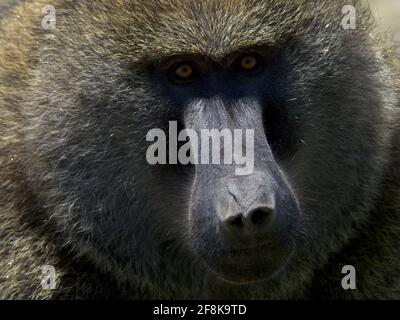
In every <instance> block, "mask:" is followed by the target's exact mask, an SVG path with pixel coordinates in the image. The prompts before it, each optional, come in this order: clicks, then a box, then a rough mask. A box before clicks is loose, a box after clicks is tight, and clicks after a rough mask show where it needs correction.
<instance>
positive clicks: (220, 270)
mask: <svg viewBox="0 0 400 320" xmlns="http://www.w3.org/2000/svg"><path fill="white" fill-rule="evenodd" d="M293 251H294V246H293V245H290V246H287V247H286V248H285V249H284V250H282V247H280V248H279V250H278V249H277V248H276V247H275V248H274V246H273V245H272V244H263V245H259V246H255V247H249V248H240V249H233V248H232V249H225V250H221V251H220V252H219V253H218V254H214V255H213V257H212V258H211V259H207V261H206V264H207V266H208V268H209V269H210V270H211V272H213V273H214V274H216V275H217V276H218V277H219V278H220V279H222V280H224V281H226V282H229V283H234V284H251V283H257V282H261V281H265V280H269V279H271V278H273V277H275V276H276V275H277V274H279V273H280V271H282V270H283V269H284V268H285V266H286V265H287V263H288V261H289V260H290V257H291V256H292V254H293Z"/></svg>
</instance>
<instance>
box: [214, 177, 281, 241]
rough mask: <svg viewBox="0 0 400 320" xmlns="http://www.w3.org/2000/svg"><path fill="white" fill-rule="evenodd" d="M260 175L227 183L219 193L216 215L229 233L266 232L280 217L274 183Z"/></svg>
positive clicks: (237, 178)
mask: <svg viewBox="0 0 400 320" xmlns="http://www.w3.org/2000/svg"><path fill="white" fill-rule="evenodd" d="M270 180H271V179H268V177H267V176H266V175H264V174H262V173H259V172H256V173H254V174H253V175H250V176H246V177H234V178H230V179H228V180H227V181H224V182H223V183H222V185H221V187H220V188H219V192H217V193H216V197H217V206H216V211H217V214H218V217H219V220H220V223H221V225H222V226H223V228H224V229H225V231H226V232H228V233H230V234H232V235H235V234H245V233H250V234H252V235H255V234H260V233H263V232H266V231H267V230H268V227H269V226H270V225H271V224H272V223H273V221H274V216H275V213H276V208H275V189H276V188H275V187H274V183H273V181H270Z"/></svg>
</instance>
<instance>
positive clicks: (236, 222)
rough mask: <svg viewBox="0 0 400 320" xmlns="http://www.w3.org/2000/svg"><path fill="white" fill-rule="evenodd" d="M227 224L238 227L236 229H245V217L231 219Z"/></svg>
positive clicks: (239, 216)
mask: <svg viewBox="0 0 400 320" xmlns="http://www.w3.org/2000/svg"><path fill="white" fill-rule="evenodd" d="M226 224H227V225H228V226H229V227H236V228H241V227H243V215H242V214H238V215H236V216H234V217H230V218H228V219H227V220H226Z"/></svg>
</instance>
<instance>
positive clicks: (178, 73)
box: [174, 63, 193, 80]
mask: <svg viewBox="0 0 400 320" xmlns="http://www.w3.org/2000/svg"><path fill="white" fill-rule="evenodd" d="M174 75H175V77H176V78H178V79H181V80H187V79H190V78H191V77H192V76H193V67H192V66H191V65H190V64H188V63H182V64H180V65H178V66H176V67H175V70H174Z"/></svg>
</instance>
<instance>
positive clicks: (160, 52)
mask: <svg viewBox="0 0 400 320" xmlns="http://www.w3.org/2000/svg"><path fill="white" fill-rule="evenodd" d="M349 2H350V3H349ZM0 3H2V1H0ZM351 3H353V4H354V5H355V6H356V7H357V9H358V11H357V12H358V19H357V29H356V30H343V29H342V28H341V25H340V22H341V20H342V17H343V16H342V14H341V8H342V6H343V5H347V4H351ZM46 4H49V1H47V0H46V1H41V0H32V1H28V0H27V1H19V2H16V3H15V5H13V4H12V3H11V2H10V1H9V2H8V3H7V4H6V6H5V7H7V10H6V11H4V13H3V17H2V19H1V20H0V21H1V25H0V270H1V273H0V297H1V298H38V299H44V298H67V299H74V298H207V297H212V298H266V299H292V298H311V299H313V298H357V299H363V298H400V227H399V226H400V183H399V181H400V180H399V177H400V161H399V158H400V157H399V151H398V146H399V137H400V136H399V135H398V134H397V132H398V129H397V126H398V124H399V114H400V104H399V91H398V89H399V87H400V83H399V77H398V73H397V72H396V71H395V70H396V69H395V68H396V67H395V64H396V63H397V61H398V56H396V55H395V53H393V52H391V51H390V50H389V49H386V48H385V45H383V44H382V42H381V40H380V37H379V36H378V34H377V33H376V32H375V26H374V22H373V19H372V18H371V16H370V12H369V10H368V8H366V7H365V6H364V5H362V4H361V3H360V2H359V1H348V0H345V1H342V0H336V1H332V0H319V1H318V0H316V1H308V0H307V1H306V0H297V1H284V0H264V1H263V0H204V1H198V0H158V1H157V0H147V1H140V0H137V1H136V0H117V1H108V0H91V1H61V0H60V1H55V2H54V6H55V8H56V9H57V29H56V30H43V29H42V28H41V20H42V18H43V14H42V12H41V8H42V7H43V6H44V5H46ZM0 7H1V6H0ZM258 44H271V45H275V46H277V47H280V48H282V50H283V54H284V57H285V68H284V69H282V73H284V74H285V82H284V84H285V90H283V91H284V92H281V93H282V95H283V96H282V97H281V100H280V101H281V102H282V104H283V105H282V107H283V106H284V107H285V108H286V109H287V110H288V115H289V119H291V121H292V122H293V124H294V127H295V128H296V141H297V142H298V144H297V148H296V150H297V151H296V153H295V154H294V155H293V156H292V157H290V158H287V159H283V160H282V162H281V166H282V170H284V171H285V172H286V175H287V177H288V179H289V180H290V182H291V184H292V187H293V190H294V192H295V193H296V196H297V198H298V199H299V203H300V206H301V209H302V217H301V228H300V229H299V233H298V235H297V239H296V250H295V253H294V255H293V257H292V259H291V261H290V262H289V263H288V265H287V266H286V268H285V269H284V270H282V271H281V272H280V273H279V274H278V275H277V276H276V277H274V278H273V279H271V280H268V281H266V282H262V283H259V284H254V285H241V286H238V285H232V284H228V283H225V282H223V281H222V280H220V279H218V278H215V277H214V276H213V275H212V274H210V273H209V271H208V270H207V269H206V268H205V267H204V266H203V264H202V263H201V262H199V261H196V259H195V258H194V256H193V255H192V253H191V252H190V250H188V248H187V245H186V242H187V241H188V239H187V232H186V230H185V226H184V219H183V218H182V215H181V216H180V215H179V214H178V213H179V212H185V208H186V206H187V203H188V198H189V195H188V191H187V190H189V189H190V188H189V187H190V182H189V181H188V179H187V177H185V176H180V175H179V174H176V175H175V174H169V175H168V174H162V173H160V174H159V175H157V174H155V173H154V171H152V169H150V168H148V165H147V164H146V162H145V158H144V155H145V148H146V145H145V143H144V137H145V134H146V133H147V131H148V130H149V129H151V128H155V127H163V126H165V122H166V121H168V115H167V114H166V112H164V111H163V110H164V109H165V108H166V106H168V103H169V101H167V100H165V98H164V97H163V95H162V94H160V92H159V88H158V86H157V81H156V80H155V79H153V78H152V77H151V76H148V75H149V71H148V68H147V66H148V63H150V64H151V63H153V62H154V61H158V59H161V58H162V57H165V56H171V55H176V54H180V53H195V54H202V55H207V56H209V57H212V58H213V59H219V58H221V57H224V56H225V55H227V54H229V53H232V52H235V50H239V49H241V48H245V47H249V46H253V45H258ZM45 264H46V265H47V264H50V265H53V266H55V268H56V271H57V288H56V289H55V290H44V289H42V287H41V283H40V281H41V276H42V275H41V266H42V265H45ZM349 264H350V265H354V266H355V268H356V270H357V286H358V288H357V290H348V291H345V290H343V289H342V288H341V278H342V277H343V275H342V274H341V270H342V267H343V266H344V265H349Z"/></svg>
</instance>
